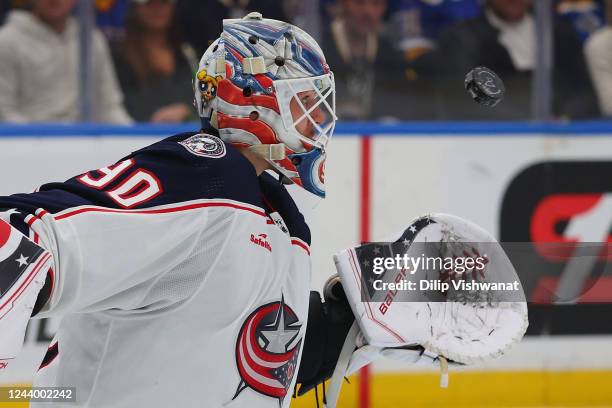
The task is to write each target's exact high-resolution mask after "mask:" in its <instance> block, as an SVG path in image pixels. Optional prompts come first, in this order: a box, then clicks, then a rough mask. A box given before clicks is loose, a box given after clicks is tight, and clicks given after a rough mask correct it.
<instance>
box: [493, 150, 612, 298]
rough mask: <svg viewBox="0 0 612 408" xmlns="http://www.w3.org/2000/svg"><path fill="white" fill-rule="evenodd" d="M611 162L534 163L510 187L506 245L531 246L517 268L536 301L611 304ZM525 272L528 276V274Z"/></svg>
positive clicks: (503, 228) (503, 233)
mask: <svg viewBox="0 0 612 408" xmlns="http://www.w3.org/2000/svg"><path fill="white" fill-rule="evenodd" d="M610 174H612V162H605V161H590V162H587V161H555V162H543V163H538V164H535V165H532V166H530V167H528V168H526V169H524V170H523V171H521V172H520V173H519V174H518V175H516V176H515V177H514V179H513V180H512V181H511V183H510V184H509V186H508V188H507V190H506V192H505V196H504V199H503V203H502V208H501V212H500V239H501V241H502V242H504V243H509V242H531V243H533V244H532V253H531V255H530V256H529V257H522V259H523V261H525V262H529V263H530V264H529V265H524V266H521V265H515V266H516V269H517V271H519V273H520V274H521V276H520V277H521V280H522V282H523V284H524V287H525V291H526V295H527V297H528V300H530V301H532V302H535V303H553V302H572V303H593V302H596V303H605V302H610V301H612V276H611V275H610V274H609V273H607V271H606V268H608V267H609V261H610V260H611V259H612V256H611V251H610V250H609V245H608V244H609V243H611V242H612V235H611V234H610V230H611V226H612V183H611V182H610ZM527 272H528V273H527Z"/></svg>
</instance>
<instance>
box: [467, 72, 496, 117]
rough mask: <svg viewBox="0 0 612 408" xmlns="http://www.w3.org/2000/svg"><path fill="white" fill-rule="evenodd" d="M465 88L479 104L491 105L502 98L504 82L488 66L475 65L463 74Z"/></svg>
mask: <svg viewBox="0 0 612 408" xmlns="http://www.w3.org/2000/svg"><path fill="white" fill-rule="evenodd" d="M465 89H466V90H467V91H468V93H469V94H470V96H471V97H472V99H474V100H475V101H476V102H478V103H479V104H481V105H484V106H488V107H493V106H495V105H497V104H498V103H500V102H501V100H502V99H504V94H505V93H506V88H505V87H504V83H503V82H502V80H501V79H500V78H499V77H498V76H497V74H496V73H495V72H493V71H491V70H490V69H489V68H485V67H476V68H474V69H473V70H471V71H470V72H468V74H467V75H466V76H465Z"/></svg>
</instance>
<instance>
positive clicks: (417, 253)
mask: <svg viewBox="0 0 612 408" xmlns="http://www.w3.org/2000/svg"><path fill="white" fill-rule="evenodd" d="M389 241H390V242H387V243H381V244H365V245H362V246H359V247H354V248H350V249H347V250H345V251H342V252H340V253H339V254H337V255H336V256H335V262H336V268H337V270H338V275H339V279H340V281H341V282H342V288H343V292H344V293H346V300H347V302H348V305H349V306H350V308H351V310H352V312H353V315H354V316H356V318H355V322H354V323H353V324H352V326H351V327H350V330H349V331H348V334H347V335H346V337H345V339H344V342H343V345H342V348H341V350H338V341H337V337H338V334H339V333H342V332H346V328H347V327H348V322H349V320H348V319H340V321H341V322H342V323H341V324H339V325H337V326H336V328H335V330H336V332H337V333H335V334H333V335H332V338H334V341H333V342H328V343H325V344H326V346H321V347H323V348H325V347H326V348H327V353H328V354H335V353H337V354H335V355H334V356H333V357H334V358H336V357H337V359H338V361H337V364H336V367H335V370H334V372H333V376H332V381H331V384H330V386H329V389H328V392H327V405H326V406H327V407H328V408H331V407H335V406H336V401H337V399H338V396H339V392H340V386H341V384H342V379H343V378H344V377H345V376H346V375H348V374H350V373H352V372H354V371H356V370H357V369H359V368H360V367H363V366H365V365H366V364H368V363H370V362H372V361H374V360H376V359H378V358H380V357H383V356H384V357H388V358H392V359H395V360H402V361H405V362H410V363H416V364H426V365H430V366H431V365H436V366H439V367H440V368H441V371H442V380H441V385H442V386H445V385H446V382H447V374H446V372H447V365H448V361H450V362H451V363H458V364H474V363H479V362H483V361H486V360H489V359H491V358H495V357H498V356H500V355H502V354H503V353H504V352H505V351H506V350H507V349H508V348H509V347H510V346H511V345H512V344H514V343H517V342H518V341H520V340H521V338H522V337H523V335H524V333H525V331H526V329H527V325H528V320H527V304H526V301H525V296H524V293H523V290H522V287H521V285H520V281H519V279H518V276H517V275H516V271H515V270H514V267H513V266H512V263H511V262H510V260H509V259H508V257H507V256H506V254H505V252H504V251H503V249H501V246H500V245H499V244H498V243H497V241H496V240H495V239H494V238H493V237H492V236H491V235H490V234H489V233H488V232H486V231H485V230H483V229H482V228H480V227H479V226H477V225H475V224H473V223H471V222H469V221H466V220H464V219H461V218H459V217H455V216H452V215H447V214H432V215H429V216H426V217H421V218H418V219H417V220H415V221H414V222H413V223H411V225H410V226H409V227H408V228H406V229H405V230H403V231H401V232H400V233H398V234H396V235H395V236H393V237H392V239H391V240H389ZM372 245H374V249H373V250H372ZM398 248H399V249H401V251H399V250H398ZM368 251H370V252H368ZM424 252H427V253H428V254H435V255H436V256H437V257H439V258H441V259H442V258H443V259H457V258H458V257H462V256H465V255H466V254H470V255H474V254H477V255H479V256H480V254H483V256H486V262H485V266H484V267H483V269H481V270H478V273H472V272H473V268H472V271H468V272H466V273H465V274H459V276H458V275H457V274H454V273H453V271H452V270H451V271H449V269H448V268H446V267H444V268H437V269H434V270H431V269H429V270H418V271H417V270H414V271H413V272H412V273H408V274H407V273H406V270H405V268H404V269H403V268H397V269H394V270H392V269H388V270H387V271H386V272H384V273H380V271H377V273H376V274H375V275H372V260H373V258H372V254H376V255H379V256H380V257H383V256H386V257H388V258H393V259H395V258H396V256H397V255H399V256H400V257H402V256H404V255H407V256H408V257H412V258H418V257H421V256H422V255H423V253H424ZM485 254H486V255H485ZM368 255H369V256H370V257H369V258H368ZM456 269H457V268H456ZM400 275H401V276H411V277H410V278H409V279H413V280H417V281H418V280H425V279H426V280H429V281H436V280H437V281H438V282H447V283H448V282H451V281H453V280H464V281H466V282H481V283H483V282H484V283H489V284H490V283H493V282H497V283H502V282H503V283H504V284H505V283H507V284H509V285H510V283H511V282H512V283H514V285H512V287H514V288H516V290H515V291H510V292H500V291H496V290H489V289H486V288H490V287H491V286H487V285H483V286H477V288H481V289H476V290H474V289H471V288H470V287H469V286H468V289H467V290H466V289H458V288H457V287H454V285H449V288H448V289H446V290H438V289H435V290H429V291H418V290H416V291H414V290H413V291H408V290H406V291H400V290H388V291H387V290H373V289H372V282H373V280H374V279H378V280H380V281H381V283H397V282H399V281H400V279H398V276H400ZM482 288H485V289H482ZM326 303H327V302H326ZM336 307H337V305H336ZM333 320H334V319H327V321H328V322H330V321H333ZM309 325H310V317H309ZM311 329H314V328H313V327H310V326H309V327H308V332H310V333H311V334H310V336H313V335H315V336H324V334H323V333H325V331H321V330H320V327H319V328H317V330H315V331H314V332H313V331H311ZM307 347H308V337H307V340H306V344H305V351H304V358H303V359H302V363H303V364H308V363H306V362H307V361H308V358H309V357H312V356H309V355H308V354H307ZM332 351H334V353H331V352H332ZM331 360H333V358H330V357H329V356H326V357H325V358H323V362H324V363H323V364H322V366H324V367H325V368H326V370H323V371H319V376H318V382H319V383H320V382H321V381H323V380H325V379H327V378H329V377H328V375H329V370H328V367H329V364H330V363H329V361H331ZM319 361H321V359H320V358H319ZM300 371H302V370H300ZM305 385H306V384H303V385H302V387H303V388H304V386H305ZM314 386H315V384H314V382H313V381H310V382H308V387H309V388H312V387H314Z"/></svg>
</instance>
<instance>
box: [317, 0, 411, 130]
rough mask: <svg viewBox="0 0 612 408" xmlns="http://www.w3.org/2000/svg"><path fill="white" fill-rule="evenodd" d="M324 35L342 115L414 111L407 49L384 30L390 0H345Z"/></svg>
mask: <svg viewBox="0 0 612 408" xmlns="http://www.w3.org/2000/svg"><path fill="white" fill-rule="evenodd" d="M341 6H342V11H341V13H340V17H338V18H336V19H335V20H334V21H332V23H331V24H330V26H329V27H327V29H326V30H324V34H323V42H322V46H323V51H324V52H325V55H326V56H327V62H328V63H329V65H330V66H331V67H333V70H334V74H335V75H336V89H337V94H338V98H337V107H336V109H337V111H338V116H339V117H341V118H342V119H361V120H363V119H380V118H385V117H392V118H403V117H404V114H405V113H407V112H409V111H410V106H407V104H408V99H407V98H408V95H409V94H407V93H406V89H405V87H406V86H407V81H406V78H405V75H404V63H403V56H402V54H401V53H399V52H398V51H396V50H395V49H394V48H393V45H392V43H391V42H390V41H388V40H387V39H385V38H384V37H382V36H381V35H380V31H381V28H382V17H383V14H384V13H385V8H386V6H387V2H386V0H342V1H341Z"/></svg>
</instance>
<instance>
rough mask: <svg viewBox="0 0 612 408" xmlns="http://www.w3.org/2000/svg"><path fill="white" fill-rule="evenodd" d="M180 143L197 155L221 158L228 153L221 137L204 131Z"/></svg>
mask: <svg viewBox="0 0 612 408" xmlns="http://www.w3.org/2000/svg"><path fill="white" fill-rule="evenodd" d="M178 143H179V144H180V145H182V146H184V147H185V149H187V150H188V151H189V152H190V153H193V154H195V155H196V156H201V157H210V158H213V159H219V158H221V157H223V156H225V153H226V151H225V144H223V141H222V140H221V139H219V138H218V137H217V136H213V135H207V134H204V133H199V134H197V135H193V136H191V137H189V138H187V139H185V140H183V141H182V142H178Z"/></svg>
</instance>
